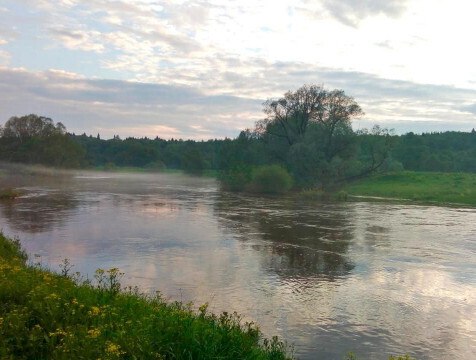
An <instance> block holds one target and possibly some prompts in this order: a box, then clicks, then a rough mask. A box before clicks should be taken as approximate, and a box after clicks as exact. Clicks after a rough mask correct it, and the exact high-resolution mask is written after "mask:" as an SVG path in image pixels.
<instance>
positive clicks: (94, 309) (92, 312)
mask: <svg viewBox="0 0 476 360" xmlns="http://www.w3.org/2000/svg"><path fill="white" fill-rule="evenodd" d="M100 313H101V309H100V308H98V307H97V306H92V307H91V310H90V311H88V314H89V315H93V316H96V315H99V314H100Z"/></svg>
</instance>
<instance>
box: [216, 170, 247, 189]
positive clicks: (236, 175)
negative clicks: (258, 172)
mask: <svg viewBox="0 0 476 360" xmlns="http://www.w3.org/2000/svg"><path fill="white" fill-rule="evenodd" d="M251 179H252V170H251V167H249V166H246V165H237V166H234V167H233V168H231V169H230V170H228V171H224V172H222V173H221V174H220V176H219V180H220V184H221V186H222V188H223V189H224V190H228V191H244V190H245V189H246V187H247V186H249V183H250V182H251Z"/></svg>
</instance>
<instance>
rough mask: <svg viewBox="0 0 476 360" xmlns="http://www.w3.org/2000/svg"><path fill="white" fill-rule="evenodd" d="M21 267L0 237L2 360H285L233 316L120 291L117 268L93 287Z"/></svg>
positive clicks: (280, 348)
mask: <svg viewBox="0 0 476 360" xmlns="http://www.w3.org/2000/svg"><path fill="white" fill-rule="evenodd" d="M70 269H71V267H70V266H69V264H68V263H67V262H65V263H64V264H63V267H62V273H61V274H55V273H52V272H50V271H48V270H45V269H42V268H39V267H38V266H31V265H27V263H26V256H25V254H24V252H23V251H22V250H21V247H20V244H19V242H18V241H14V240H11V239H8V238H6V237H5V236H3V234H1V233H0V358H1V359H286V358H289V355H287V354H286V346H285V345H284V344H283V343H282V342H281V341H279V340H278V339H277V338H273V339H272V340H268V339H264V338H263V336H262V334H261V332H260V330H259V329H258V327H257V326H255V325H254V324H252V323H244V322H243V321H242V320H241V318H240V317H239V316H238V315H237V314H236V313H234V314H228V313H223V314H221V315H213V314H211V313H209V312H208V311H207V305H203V306H201V307H200V308H199V310H198V311H194V310H192V306H191V305H190V304H188V305H184V304H181V303H178V302H175V303H166V302H165V301H163V300H162V298H161V297H160V295H157V296H155V297H146V296H144V295H140V294H139V293H138V291H137V290H135V289H130V288H129V289H127V290H121V286H120V277H121V273H120V272H119V271H118V270H117V269H110V270H107V271H105V270H98V271H97V272H96V276H95V280H94V281H93V282H89V281H82V280H81V279H80V277H79V275H78V274H70Z"/></svg>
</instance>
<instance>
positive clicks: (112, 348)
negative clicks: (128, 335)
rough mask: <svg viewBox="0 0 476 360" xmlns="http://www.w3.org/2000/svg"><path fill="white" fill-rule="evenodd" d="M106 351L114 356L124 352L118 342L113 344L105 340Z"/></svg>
mask: <svg viewBox="0 0 476 360" xmlns="http://www.w3.org/2000/svg"><path fill="white" fill-rule="evenodd" d="M106 352H107V353H108V354H111V355H116V356H119V355H122V354H124V351H121V347H120V346H119V345H118V344H114V343H113V342H110V341H107V342H106Z"/></svg>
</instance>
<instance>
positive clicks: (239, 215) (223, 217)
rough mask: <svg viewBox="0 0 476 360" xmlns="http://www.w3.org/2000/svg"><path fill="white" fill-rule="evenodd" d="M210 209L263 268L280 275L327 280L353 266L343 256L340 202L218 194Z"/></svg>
mask: <svg viewBox="0 0 476 360" xmlns="http://www.w3.org/2000/svg"><path fill="white" fill-rule="evenodd" d="M215 210H216V212H217V214H218V218H219V220H220V221H221V222H222V223H223V224H224V227H225V228H227V229H232V230H233V231H234V232H235V231H237V232H238V233H239V235H241V238H243V239H245V241H247V240H248V241H250V243H251V247H252V248H253V249H255V250H257V251H259V252H260V254H261V255H262V256H263V261H264V266H265V267H266V269H268V270H270V271H273V272H274V273H276V274H278V275H279V276H282V277H285V278H290V277H322V278H328V279H329V280H332V279H334V278H335V277H337V276H341V275H345V274H347V273H348V272H349V271H351V270H352V269H353V268H354V265H353V264H352V263H351V262H350V260H349V258H348V257H347V256H346V253H347V249H348V246H349V243H350V241H351V240H352V238H353V228H352V226H351V224H350V221H349V214H348V211H349V209H348V208H347V207H346V205H345V204H344V205H338V204H327V205H326V204H318V205H316V204H313V205H312V206H310V205H307V204H303V203H300V202H297V201H294V200H290V199H287V200H285V199H277V198H258V197H251V198H250V197H248V198H246V197H241V196H236V195H234V194H225V193H223V194H221V195H220V196H219V197H218V199H217V202H216V206H215ZM251 240H257V241H252V242H251Z"/></svg>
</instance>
